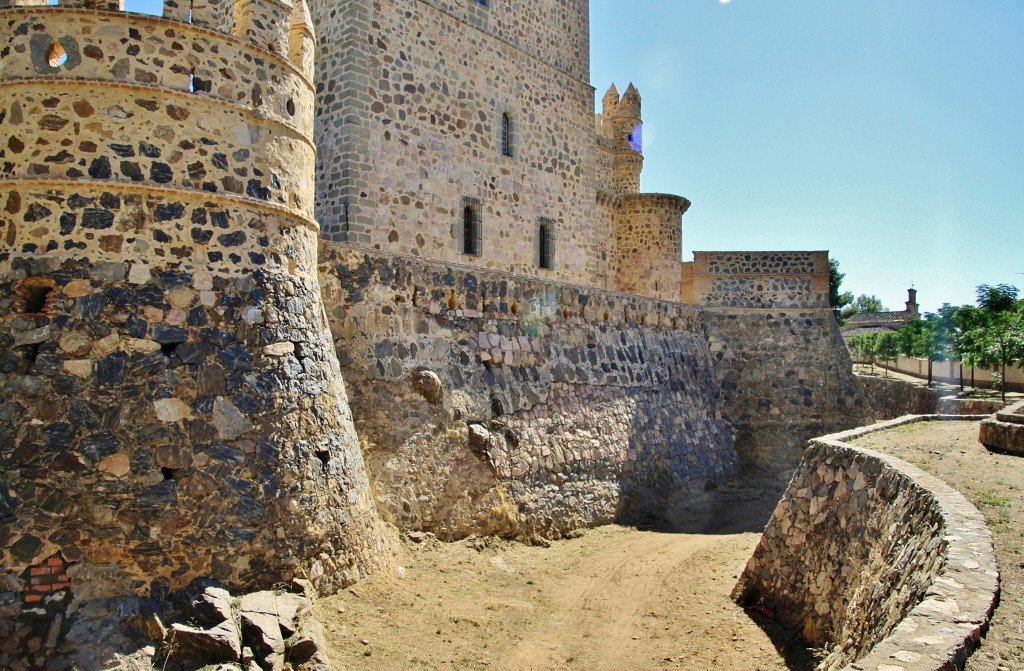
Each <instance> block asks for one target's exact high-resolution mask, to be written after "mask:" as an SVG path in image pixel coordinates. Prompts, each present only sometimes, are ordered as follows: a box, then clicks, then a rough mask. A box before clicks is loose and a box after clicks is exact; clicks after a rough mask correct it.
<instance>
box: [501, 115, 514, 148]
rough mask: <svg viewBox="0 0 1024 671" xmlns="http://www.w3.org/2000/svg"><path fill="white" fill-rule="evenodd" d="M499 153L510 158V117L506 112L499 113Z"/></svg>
mask: <svg viewBox="0 0 1024 671" xmlns="http://www.w3.org/2000/svg"><path fill="white" fill-rule="evenodd" d="M501 154H502V156H508V157H509V158H512V117H511V116H510V115H509V113H508V112H505V113H504V114H502V115H501Z"/></svg>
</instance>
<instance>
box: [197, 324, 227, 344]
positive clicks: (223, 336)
mask: <svg viewBox="0 0 1024 671" xmlns="http://www.w3.org/2000/svg"><path fill="white" fill-rule="evenodd" d="M199 337H200V338H201V339H202V340H203V341H204V342H208V343H213V344H214V345H218V346H220V347H226V346H227V345H229V344H231V343H233V342H234V341H235V339H234V338H233V337H231V334H230V333H228V332H227V331H223V330H221V329H219V328H215V327H212V326H211V327H207V328H204V329H203V330H202V331H200V332H199Z"/></svg>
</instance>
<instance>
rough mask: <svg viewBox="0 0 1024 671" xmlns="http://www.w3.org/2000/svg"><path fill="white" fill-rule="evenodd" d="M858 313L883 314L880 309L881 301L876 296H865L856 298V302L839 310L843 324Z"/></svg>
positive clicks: (882, 310) (882, 308) (883, 310)
mask: <svg viewBox="0 0 1024 671" xmlns="http://www.w3.org/2000/svg"><path fill="white" fill-rule="evenodd" d="M859 312H885V308H884V307H882V299H881V298H879V297H878V296H874V295H872V296H868V295H867V294H861V295H860V296H857V299H856V300H854V301H853V302H852V303H850V304H849V305H847V306H846V307H844V308H843V309H842V310H840V314H841V315H842V318H843V323H846V322H848V321H849V320H850V317H852V316H853V315H855V314H857V313H859Z"/></svg>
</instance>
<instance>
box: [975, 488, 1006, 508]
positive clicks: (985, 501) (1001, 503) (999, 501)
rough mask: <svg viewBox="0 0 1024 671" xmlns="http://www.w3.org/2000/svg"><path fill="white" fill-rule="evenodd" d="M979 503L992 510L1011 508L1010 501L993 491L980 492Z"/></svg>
mask: <svg viewBox="0 0 1024 671" xmlns="http://www.w3.org/2000/svg"><path fill="white" fill-rule="evenodd" d="M977 496H978V503H979V504H980V505H983V506H989V507H990V508H1008V507H1009V506H1010V499H1009V498H1007V497H1005V496H1000V495H999V494H996V493H995V492H993V491H987V492H979V493H978V495H977Z"/></svg>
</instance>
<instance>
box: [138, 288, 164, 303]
mask: <svg viewBox="0 0 1024 671" xmlns="http://www.w3.org/2000/svg"><path fill="white" fill-rule="evenodd" d="M135 297H136V299H137V300H138V302H139V304H141V305H160V304H162V303H163V302H164V290H163V289H161V288H160V287H158V286H157V285H155V284H145V285H143V286H141V287H139V289H138V290H137V291H136V292H135Z"/></svg>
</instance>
